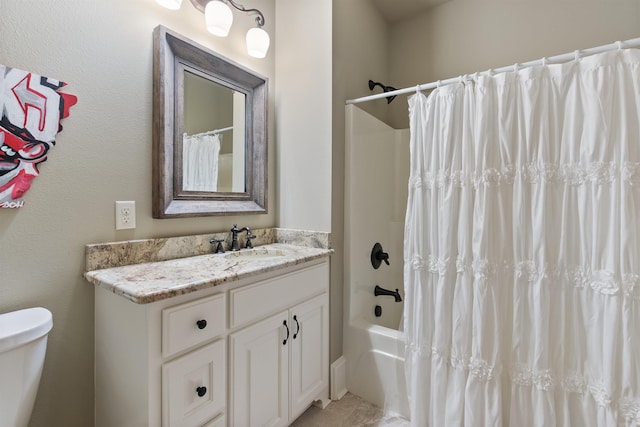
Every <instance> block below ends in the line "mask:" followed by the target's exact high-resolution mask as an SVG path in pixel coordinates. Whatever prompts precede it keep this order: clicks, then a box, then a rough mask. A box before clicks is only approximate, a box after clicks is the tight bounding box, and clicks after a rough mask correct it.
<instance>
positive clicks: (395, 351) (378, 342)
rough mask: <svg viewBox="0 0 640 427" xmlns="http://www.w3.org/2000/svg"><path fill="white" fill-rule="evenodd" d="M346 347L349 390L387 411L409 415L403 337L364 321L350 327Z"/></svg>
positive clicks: (392, 330) (358, 321) (357, 321)
mask: <svg viewBox="0 0 640 427" xmlns="http://www.w3.org/2000/svg"><path fill="white" fill-rule="evenodd" d="M349 329H350V330H349V341H348V342H347V343H345V344H346V348H345V352H344V353H345V358H346V361H347V389H348V390H349V391H350V392H351V393H353V394H356V395H358V396H360V397H362V398H363V399H365V400H367V401H369V402H371V403H373V404H375V405H377V406H379V407H381V408H384V410H385V412H386V413H388V414H398V415H401V416H403V417H405V418H408V416H409V403H408V400H407V392H406V382H405V376H404V334H403V333H402V332H400V331H397V330H394V329H390V328H386V327H384V326H379V325H375V324H372V323H370V322H368V321H365V320H364V319H360V320H356V321H354V322H352V323H351V324H350V325H349Z"/></svg>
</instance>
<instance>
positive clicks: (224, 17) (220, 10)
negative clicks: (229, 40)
mask: <svg viewBox="0 0 640 427" xmlns="http://www.w3.org/2000/svg"><path fill="white" fill-rule="evenodd" d="M204 19H205V22H206V23H207V30H208V31H209V32H210V33H211V34H213V35H216V36H218V37H227V35H228V34H229V29H230V28H231V24H233V13H231V9H230V8H229V6H227V5H226V4H224V3H223V2H221V1H219V0H212V1H210V2H209V3H207V6H206V7H205V8H204Z"/></svg>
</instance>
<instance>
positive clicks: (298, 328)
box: [293, 314, 300, 340]
mask: <svg viewBox="0 0 640 427" xmlns="http://www.w3.org/2000/svg"><path fill="white" fill-rule="evenodd" d="M293 320H295V322H296V326H297V329H296V333H295V334H293V339H294V340H295V339H296V337H297V336H298V334H299V333H300V323H299V322H298V316H297V315H295V314H294V315H293Z"/></svg>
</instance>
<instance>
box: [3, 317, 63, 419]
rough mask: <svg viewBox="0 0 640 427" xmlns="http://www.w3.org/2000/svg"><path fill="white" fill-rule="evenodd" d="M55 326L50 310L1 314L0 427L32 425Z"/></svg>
mask: <svg viewBox="0 0 640 427" xmlns="http://www.w3.org/2000/svg"><path fill="white" fill-rule="evenodd" d="M52 326H53V319H52V316H51V312H50V311H49V310H47V309H46V308H41V307H36V308H27V309H24V310H18V311H13V312H11V313H4V314H0V427H25V426H26V425H27V424H28V423H29V418H31V410H32V409H33V402H34V401H35V399H36V394H37V392H38V385H39V383H40V374H42V366H43V364H44V355H45V352H46V350H47V334H48V333H49V331H50V330H51V327H52Z"/></svg>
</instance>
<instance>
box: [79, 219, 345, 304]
mask: <svg viewBox="0 0 640 427" xmlns="http://www.w3.org/2000/svg"><path fill="white" fill-rule="evenodd" d="M253 233H254V234H255V235H256V236H259V237H258V238H257V239H256V240H258V244H259V246H256V247H255V249H253V250H251V249H243V250H242V251H239V252H225V253H223V254H214V253H211V248H210V245H209V240H210V239H211V238H221V237H219V236H217V235H211V234H208V235H201V236H187V237H174V238H166V239H149V240H136V241H129V242H114V243H104V244H95V245H87V246H86V266H87V267H86V268H87V272H86V273H85V278H86V279H87V280H88V281H89V282H90V283H92V284H94V285H96V286H100V287H103V288H105V289H108V290H110V291H112V292H113V293H115V294H117V295H121V296H122V297H124V298H127V299H129V300H131V301H133V302H135V303H137V304H148V303H152V302H156V301H160V300H163V299H166V298H171V297H174V296H177V295H182V294H186V293H190V292H195V291H198V290H201V289H206V288H211V287H213V286H218V285H221V284H224V283H228V282H233V281H236V280H240V279H244V278H247V277H251V276H256V275H259V274H263V273H267V272H270V271H274V270H279V269H283V268H287V267H291V266H295V265H297V264H301V263H303V262H307V261H312V260H315V259H320V258H324V257H328V256H329V255H331V254H332V253H333V250H332V249H329V233H315V232H307V231H297V230H283V229H268V230H255V231H253ZM225 234H226V233H225ZM203 242H206V244H205V243H203ZM197 243H200V244H197ZM255 243H256V241H255V240H254V244H255ZM185 247H187V248H188V249H185ZM226 247H228V246H226V245H225V248H226ZM203 252H204V254H203Z"/></svg>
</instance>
